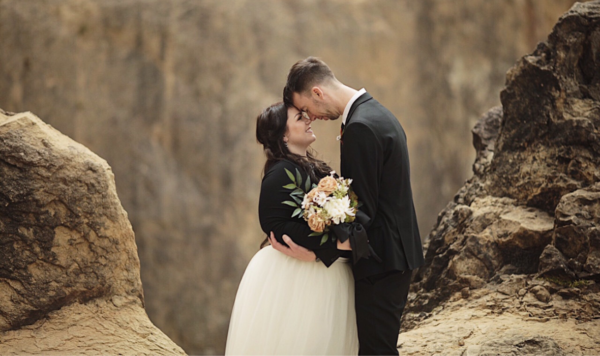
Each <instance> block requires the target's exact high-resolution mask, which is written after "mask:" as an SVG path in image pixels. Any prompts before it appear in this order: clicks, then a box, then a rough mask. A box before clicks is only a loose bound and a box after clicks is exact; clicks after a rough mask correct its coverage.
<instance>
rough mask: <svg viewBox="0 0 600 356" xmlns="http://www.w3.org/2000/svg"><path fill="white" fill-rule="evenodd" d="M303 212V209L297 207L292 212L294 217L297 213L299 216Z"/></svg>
mask: <svg viewBox="0 0 600 356" xmlns="http://www.w3.org/2000/svg"><path fill="white" fill-rule="evenodd" d="M301 213H302V209H300V208H296V210H294V213H293V214H292V217H295V216H297V215H298V216H299V215H300V214H301Z"/></svg>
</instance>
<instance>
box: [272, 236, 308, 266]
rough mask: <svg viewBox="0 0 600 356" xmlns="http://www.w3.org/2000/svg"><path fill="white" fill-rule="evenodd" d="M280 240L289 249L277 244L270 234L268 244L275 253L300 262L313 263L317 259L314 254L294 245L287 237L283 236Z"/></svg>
mask: <svg viewBox="0 0 600 356" xmlns="http://www.w3.org/2000/svg"><path fill="white" fill-rule="evenodd" d="M282 238H283V241H285V243H286V244H287V245H288V246H289V247H287V246H285V245H284V244H281V243H279V241H277V239H276V238H275V234H273V232H271V236H269V242H270V243H271V246H273V248H274V249H276V250H277V251H279V252H281V253H283V254H284V255H287V256H290V257H293V258H295V259H297V260H300V261H306V262H314V261H315V260H316V259H317V255H315V253H314V252H312V251H311V250H309V249H306V248H304V247H302V246H300V245H297V244H295V243H294V241H292V239H291V238H290V237H289V236H288V235H283V237H282Z"/></svg>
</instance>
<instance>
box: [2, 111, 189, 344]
mask: <svg viewBox="0 0 600 356" xmlns="http://www.w3.org/2000/svg"><path fill="white" fill-rule="evenodd" d="M0 177H2V179H0V354H2V355H9V354H48V355H49V354H56V355H59V354H60V355H64V354H112V355H116V354H120V355H126V354H130V355H142V354H146V355H150V354H152V355H157V354H169V355H170V354H184V353H183V350H182V349H181V348H180V347H178V346H177V345H175V344H174V343H173V342H172V341H171V340H170V339H169V338H168V337H167V336H165V335H164V334H163V333H162V332H161V331H160V330H158V329H157V328H156V327H155V326H154V325H153V324H152V323H151V322H150V320H149V319H148V316H147V315H146V312H145V310H144V296H143V291H142V283H141V280H140V263H139V259H138V256H137V247H136V244H135V238H134V234H133V230H132V228H131V225H130V223H129V220H128V219H127V213H126V212H125V210H124V209H123V207H122V206H121V202H120V201H119V198H118V197H117V192H116V188H115V183H114V176H113V173H112V170H111V168H110V166H109V165H108V164H107V163H106V161H104V160H103V159H101V158H99V157H98V156H96V155H95V154H94V153H92V152H91V151H90V150H88V149H87V148H86V147H84V146H83V145H80V144H78V143H77V142H75V141H73V140H71V139H69V138H68V137H66V136H64V135H62V134H61V133H60V132H58V131H57V130H55V129H54V128H52V127H51V126H49V125H47V124H45V123H44V122H42V121H41V120H40V119H39V118H37V117H36V116H34V115H33V114H31V113H22V114H9V113H6V112H4V111H1V110H0Z"/></svg>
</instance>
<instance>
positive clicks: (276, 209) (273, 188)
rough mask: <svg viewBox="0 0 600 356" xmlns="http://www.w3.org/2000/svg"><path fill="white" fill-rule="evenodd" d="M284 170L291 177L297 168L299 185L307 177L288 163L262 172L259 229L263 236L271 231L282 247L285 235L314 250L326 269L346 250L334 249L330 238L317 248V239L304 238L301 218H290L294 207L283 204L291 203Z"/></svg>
mask: <svg viewBox="0 0 600 356" xmlns="http://www.w3.org/2000/svg"><path fill="white" fill-rule="evenodd" d="M285 168H287V169H288V170H289V171H290V172H292V173H293V174H294V175H296V169H297V170H298V171H299V172H300V174H301V175H302V182H303V183H304V182H306V179H307V177H308V174H307V173H306V172H305V171H304V170H303V169H302V168H301V167H300V166H298V165H297V164H295V163H292V162H290V161H279V162H277V163H276V164H275V165H273V167H271V168H270V169H269V171H268V172H266V173H265V176H264V178H263V180H262V185H261V188H260V200H259V203H258V216H259V220H260V226H261V228H262V230H263V231H264V232H265V233H266V234H267V235H269V234H270V233H271V231H272V232H273V233H274V234H275V238H277V241H279V242H280V243H282V244H284V245H286V244H285V242H284V241H283V239H282V236H283V235H284V234H285V235H288V236H289V237H290V238H291V239H292V240H293V241H294V242H295V243H296V244H298V245H300V246H303V247H306V248H307V249H309V250H312V251H314V252H315V254H316V255H317V257H318V258H319V259H320V260H321V261H322V262H323V263H324V264H325V265H326V266H327V267H329V266H330V265H331V264H332V263H333V262H335V260H337V258H338V257H340V256H343V257H348V256H350V255H351V254H349V253H348V251H341V250H338V249H337V248H336V243H335V242H334V241H333V239H331V238H330V239H329V240H327V242H325V243H324V244H323V245H321V236H308V235H309V234H310V233H312V231H311V230H310V228H309V227H308V223H307V222H306V221H304V219H303V218H302V216H299V217H295V218H292V214H293V213H294V210H295V209H296V208H294V207H293V206H289V205H286V204H283V202H284V201H286V200H288V201H291V200H292V198H291V197H290V193H291V190H290V189H286V188H283V186H284V185H287V184H290V183H292V181H291V179H290V177H289V176H288V175H287V173H286V172H285ZM320 178H322V177H320ZM314 183H318V182H314ZM303 185H304V184H303ZM286 246H287V245H286Z"/></svg>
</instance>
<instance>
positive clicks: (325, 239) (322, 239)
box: [321, 234, 329, 245]
mask: <svg viewBox="0 0 600 356" xmlns="http://www.w3.org/2000/svg"><path fill="white" fill-rule="evenodd" d="M328 238H329V235H328V234H325V235H323V237H322V238H321V245H323V244H324V243H325V242H327V239H328Z"/></svg>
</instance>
